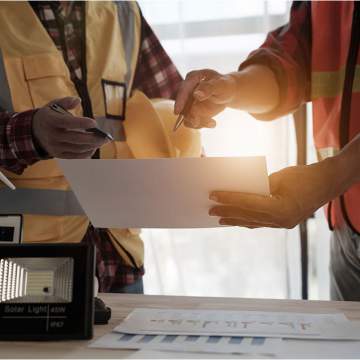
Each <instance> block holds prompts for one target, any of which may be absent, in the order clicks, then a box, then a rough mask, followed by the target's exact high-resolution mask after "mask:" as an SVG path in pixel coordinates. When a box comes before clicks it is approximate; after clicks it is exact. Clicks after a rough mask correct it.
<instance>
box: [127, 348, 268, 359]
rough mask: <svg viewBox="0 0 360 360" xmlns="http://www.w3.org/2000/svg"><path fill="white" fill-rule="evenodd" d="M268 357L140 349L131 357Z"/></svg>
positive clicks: (266, 356)
mask: <svg viewBox="0 0 360 360" xmlns="http://www.w3.org/2000/svg"><path fill="white" fill-rule="evenodd" d="M262 358H263V359H268V358H269V355H260V354H254V355H252V354H212V353H201V352H188V351H187V352H178V351H164V350H139V351H136V352H134V353H133V354H132V355H130V356H129V359H262Z"/></svg>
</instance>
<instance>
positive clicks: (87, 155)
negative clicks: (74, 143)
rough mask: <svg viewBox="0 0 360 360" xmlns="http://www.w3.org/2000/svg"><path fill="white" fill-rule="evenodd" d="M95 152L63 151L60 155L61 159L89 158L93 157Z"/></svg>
mask: <svg viewBox="0 0 360 360" xmlns="http://www.w3.org/2000/svg"><path fill="white" fill-rule="evenodd" d="M94 153H95V150H91V151H85V152H82V153H77V152H62V153H60V155H58V157H59V158H60V159H89V158H91V157H92V156H93V155H94Z"/></svg>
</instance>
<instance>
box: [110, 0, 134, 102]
mask: <svg viewBox="0 0 360 360" xmlns="http://www.w3.org/2000/svg"><path fill="white" fill-rule="evenodd" d="M115 4H116V7H117V14H118V18H119V25H120V28H121V34H123V36H124V38H125V39H127V40H130V41H123V44H124V50H125V58H126V59H125V60H126V65H127V73H126V75H125V82H126V85H127V89H128V93H127V96H130V93H131V85H132V84H131V83H132V74H133V73H134V71H135V69H132V68H131V64H132V55H133V53H134V47H135V43H136V42H135V31H134V29H135V27H134V24H135V18H134V16H131V14H130V12H131V9H130V6H131V2H128V1H115ZM134 5H135V6H136V3H134ZM135 66H136V65H135Z"/></svg>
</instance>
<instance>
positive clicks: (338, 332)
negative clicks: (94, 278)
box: [114, 308, 360, 340]
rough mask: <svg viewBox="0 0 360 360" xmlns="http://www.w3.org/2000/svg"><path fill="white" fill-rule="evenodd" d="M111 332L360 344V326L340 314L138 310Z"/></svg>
mask: <svg viewBox="0 0 360 360" xmlns="http://www.w3.org/2000/svg"><path fill="white" fill-rule="evenodd" d="M114 331H118V332H122V333H129V334H166V335H203V336H210V335H217V336H262V337H279V338H309V339H344V340H345V339H346V340H360V326H359V325H358V324H356V323H351V322H350V321H349V320H347V318H346V317H345V315H344V314H341V313H336V314H307V313H291V312H257V311H225V310H222V311H218V310H182V309H176V310H172V309H142V308H138V309H135V310H134V311H132V312H131V313H130V314H129V315H128V317H127V318H126V319H125V320H124V321H123V322H122V323H121V324H120V325H119V326H117V327H116V328H115V329H114Z"/></svg>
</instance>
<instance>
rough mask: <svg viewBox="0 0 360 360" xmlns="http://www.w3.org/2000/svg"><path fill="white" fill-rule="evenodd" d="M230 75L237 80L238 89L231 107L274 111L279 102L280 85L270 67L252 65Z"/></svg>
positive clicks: (254, 111) (259, 111)
mask: <svg viewBox="0 0 360 360" xmlns="http://www.w3.org/2000/svg"><path fill="white" fill-rule="evenodd" d="M229 76H230V77H231V78H233V79H234V80H235V82H236V91H235V92H234V97H233V99H232V101H231V103H230V104H229V107H232V108H235V109H241V110H243V111H247V112H250V113H253V114H263V113H267V112H270V111H272V110H273V109H274V108H276V107H277V105H278V104H279V85H278V83H277V80H276V77H275V75H274V73H273V72H272V70H270V69H269V68H268V67H266V66H263V65H250V66H248V67H246V68H245V69H243V70H240V71H238V72H233V73H231V74H229Z"/></svg>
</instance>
